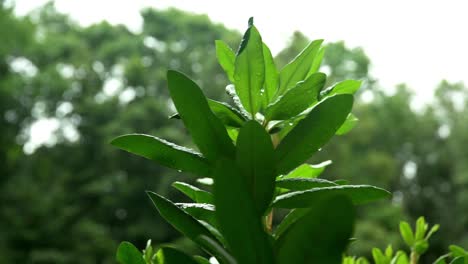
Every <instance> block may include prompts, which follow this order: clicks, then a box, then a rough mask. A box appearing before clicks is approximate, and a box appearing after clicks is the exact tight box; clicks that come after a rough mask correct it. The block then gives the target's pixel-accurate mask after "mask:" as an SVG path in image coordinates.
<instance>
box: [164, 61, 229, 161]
mask: <svg viewBox="0 0 468 264" xmlns="http://www.w3.org/2000/svg"><path fill="white" fill-rule="evenodd" d="M167 81H168V85H169V92H170V94H171V97H172V100H173V102H174V105H175V107H176V109H177V111H178V112H179V114H180V117H181V118H182V121H183V122H184V124H185V127H186V128H187V130H188V131H189V133H190V135H191V136H192V139H193V141H194V142H195V144H196V145H197V146H198V148H199V149H200V152H201V153H202V154H203V155H204V156H205V157H206V158H207V159H208V160H210V161H213V160H216V159H217V158H218V157H220V156H225V157H233V155H234V151H235V150H234V145H233V144H232V142H231V139H230V138H229V136H228V134H227V132H226V128H225V127H224V125H223V123H221V121H220V120H219V119H218V118H217V117H216V116H215V115H214V114H213V112H211V110H210V107H209V106H208V102H207V100H206V98H205V96H204V95H203V93H202V91H201V90H200V88H199V87H198V85H197V84H196V83H194V82H193V81H192V80H190V79H189V78H188V77H187V76H185V75H183V74H182V73H180V72H177V71H172V70H169V71H168V72H167Z"/></svg>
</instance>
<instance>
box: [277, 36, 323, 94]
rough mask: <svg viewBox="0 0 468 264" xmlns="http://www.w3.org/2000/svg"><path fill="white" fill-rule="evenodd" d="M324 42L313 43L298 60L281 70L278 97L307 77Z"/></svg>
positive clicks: (295, 59) (316, 41) (298, 56)
mask: <svg viewBox="0 0 468 264" xmlns="http://www.w3.org/2000/svg"><path fill="white" fill-rule="evenodd" d="M322 42H323V40H321V39H319V40H315V41H312V42H311V43H310V44H309V45H308V46H307V47H306V48H305V49H304V50H303V51H302V52H301V53H300V54H299V55H297V57H296V58H294V59H293V60H292V61H291V62H289V63H288V64H287V65H286V66H284V68H283V69H281V71H280V74H279V88H278V89H279V90H278V96H281V95H283V94H284V93H285V92H286V91H287V90H288V89H290V88H292V87H294V86H295V85H296V83H298V82H299V81H302V80H304V79H305V78H306V77H307V74H308V73H309V71H310V69H311V67H312V64H313V62H314V59H315V56H316V55H317V52H318V50H319V48H320V45H322Z"/></svg>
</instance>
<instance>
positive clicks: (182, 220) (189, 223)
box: [147, 192, 222, 258]
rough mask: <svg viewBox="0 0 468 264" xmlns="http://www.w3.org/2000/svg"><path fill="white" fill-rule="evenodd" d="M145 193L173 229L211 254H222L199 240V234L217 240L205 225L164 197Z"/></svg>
mask: <svg viewBox="0 0 468 264" xmlns="http://www.w3.org/2000/svg"><path fill="white" fill-rule="evenodd" d="M147 193H148V196H149V197H150V198H151V200H152V201H153V203H154V205H155V206H156V208H157V209H158V211H159V213H160V214H161V216H162V217H163V218H164V219H165V220H166V221H167V222H169V223H170V224H171V225H172V226H173V227H174V228H175V229H177V230H178V231H179V232H181V233H182V234H184V235H185V236H186V237H187V238H189V239H191V240H193V241H194V242H195V243H197V244H199V245H200V247H202V248H203V249H204V250H205V251H207V252H208V253H210V254H212V255H213V256H216V257H221V258H222V254H221V253H220V252H218V251H216V250H213V246H212V245H207V244H206V243H205V242H204V241H203V240H200V237H201V236H206V237H208V238H211V239H212V240H213V241H217V239H216V237H214V235H213V234H211V232H210V231H209V230H208V229H206V227H204V226H203V225H202V224H200V222H198V221H197V220H196V219H195V218H193V217H192V216H190V215H189V214H188V213H186V212H185V211H184V210H182V209H180V208H179V207H178V206H177V205H175V204H173V203H172V202H171V201H169V200H167V199H166V198H164V197H162V196H160V195H159V194H156V193H154V192H147ZM220 247H221V246H220Z"/></svg>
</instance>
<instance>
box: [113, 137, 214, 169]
mask: <svg viewBox="0 0 468 264" xmlns="http://www.w3.org/2000/svg"><path fill="white" fill-rule="evenodd" d="M111 144H112V145H113V146H116V147H118V148H120V149H122V150H125V151H128V152H130V153H133V154H136V155H138V156H142V157H144V158H147V159H150V160H152V161H155V162H157V163H158V164H161V165H163V166H166V167H169V168H173V169H176V170H181V171H186V172H190V173H193V174H196V175H199V176H207V175H209V172H210V166H209V164H208V161H207V160H206V159H205V158H203V157H202V156H201V154H200V153H196V152H195V151H193V150H191V149H188V148H184V147H181V146H178V145H175V144H173V143H170V142H168V141H166V140H163V139H160V138H157V137H153V136H149V135H142V134H130V135H123V136H120V137H117V138H115V139H113V140H112V141H111Z"/></svg>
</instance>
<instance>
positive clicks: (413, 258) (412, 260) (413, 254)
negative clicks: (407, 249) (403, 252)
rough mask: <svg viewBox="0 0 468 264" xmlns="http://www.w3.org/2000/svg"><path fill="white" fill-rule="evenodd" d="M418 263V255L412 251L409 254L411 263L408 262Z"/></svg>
mask: <svg viewBox="0 0 468 264" xmlns="http://www.w3.org/2000/svg"><path fill="white" fill-rule="evenodd" d="M418 261H419V254H418V253H416V252H414V251H413V252H411V261H410V263H411V264H417V263H418Z"/></svg>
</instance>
